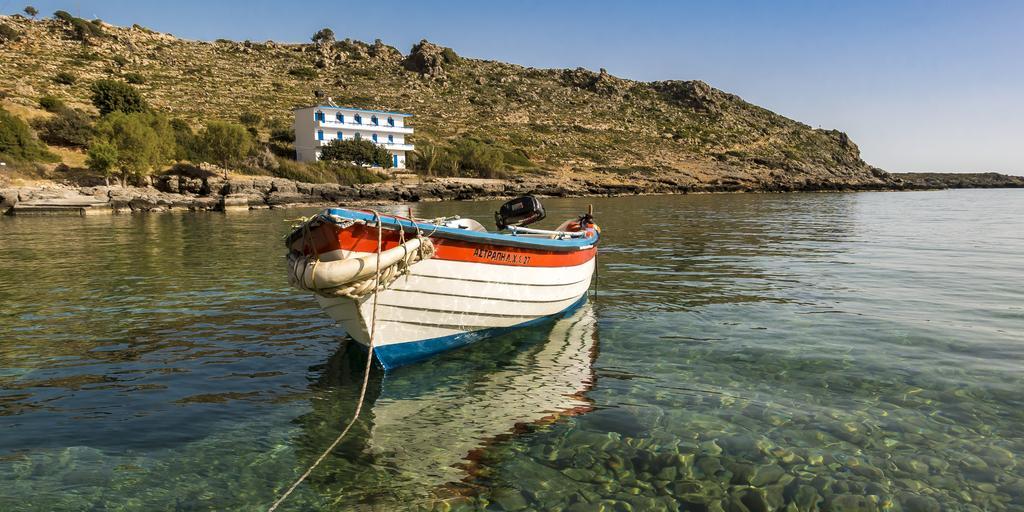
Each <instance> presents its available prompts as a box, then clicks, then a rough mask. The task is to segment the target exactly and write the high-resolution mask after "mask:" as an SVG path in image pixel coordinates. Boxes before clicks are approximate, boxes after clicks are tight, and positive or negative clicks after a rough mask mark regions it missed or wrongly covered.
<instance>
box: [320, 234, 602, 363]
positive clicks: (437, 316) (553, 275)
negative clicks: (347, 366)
mask: <svg viewBox="0 0 1024 512" xmlns="http://www.w3.org/2000/svg"><path fill="white" fill-rule="evenodd" d="M347 256H348V257H352V256H353V255H351V254H349V255H347ZM355 256H358V254H357V255H355ZM593 272H594V260H593V259H590V260H589V261H586V262H584V263H582V264H580V265H576V266H571V267H509V266H505V265H490V264H485V263H476V262H464V261H452V260H441V259H431V260H426V261H422V262H420V263H418V264H416V265H415V266H414V267H413V269H412V274H411V275H409V276H404V277H401V278H399V279H398V280H397V281H395V282H394V283H392V285H391V286H390V287H389V288H388V289H387V290H383V291H380V292H379V293H378V297H377V312H376V321H375V322H374V313H373V299H372V296H370V297H365V298H362V299H352V298H348V297H331V298H327V297H322V296H318V297H317V299H318V300H319V302H320V306H321V307H322V308H323V309H324V311H326V312H327V314H328V315H330V317H331V318H333V319H334V320H335V321H337V322H338V323H339V324H341V325H342V327H344V329H345V330H346V331H347V332H348V334H349V335H350V336H352V338H353V339H355V340H356V341H358V342H359V343H361V344H363V345H365V346H368V345H369V344H370V331H371V325H375V330H374V333H373V343H374V351H375V353H376V354H377V356H378V360H379V361H380V362H381V364H382V365H383V366H384V367H385V369H388V368H393V367H397V366H401V365H404V364H408V363H411V362H414V361H418V360H421V359H424V358H426V357H428V356H430V355H432V354H434V353H437V352H441V351H443V350H447V349H450V348H455V347H458V346H462V345H467V344H469V343H473V342H475V341H477V340H479V339H482V338H485V337H488V336H493V335H495V334H499V333H500V332H501V331H504V330H507V329H514V328H519V327H523V326H525V325H529V324H531V323H534V322H537V321H540V320H544V319H545V318H547V317H552V316H557V315H559V314H562V313H567V312H569V311H571V310H573V309H575V306H578V305H580V304H582V303H583V302H584V301H585V298H586V294H587V290H588V289H589V288H590V283H591V277H592V276H593Z"/></svg>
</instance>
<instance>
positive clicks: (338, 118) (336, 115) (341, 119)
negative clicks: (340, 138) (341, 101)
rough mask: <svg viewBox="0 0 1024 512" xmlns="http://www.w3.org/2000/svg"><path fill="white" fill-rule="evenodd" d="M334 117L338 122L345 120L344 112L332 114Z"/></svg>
mask: <svg viewBox="0 0 1024 512" xmlns="http://www.w3.org/2000/svg"><path fill="white" fill-rule="evenodd" d="M334 118H335V119H337V120H338V122H339V123H344V122H345V115H344V114H340V113H339V114H334Z"/></svg>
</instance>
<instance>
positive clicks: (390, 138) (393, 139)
mask: <svg viewBox="0 0 1024 512" xmlns="http://www.w3.org/2000/svg"><path fill="white" fill-rule="evenodd" d="M394 143H395V136H394V135H388V144H394Z"/></svg>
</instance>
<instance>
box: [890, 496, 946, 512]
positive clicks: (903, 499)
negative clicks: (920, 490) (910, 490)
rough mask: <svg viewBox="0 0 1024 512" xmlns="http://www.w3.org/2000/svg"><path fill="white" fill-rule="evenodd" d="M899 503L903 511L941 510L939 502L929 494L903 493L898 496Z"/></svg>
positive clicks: (931, 511) (923, 511)
mask: <svg viewBox="0 0 1024 512" xmlns="http://www.w3.org/2000/svg"><path fill="white" fill-rule="evenodd" d="M900 504H901V505H903V510H904V511H905V512H939V511H941V510H942V507H941V506H940V505H939V502H938V501H937V500H936V499H935V498H932V497H931V496H919V495H917V494H903V495H901V496H900Z"/></svg>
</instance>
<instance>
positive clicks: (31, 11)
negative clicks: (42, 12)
mask: <svg viewBox="0 0 1024 512" xmlns="http://www.w3.org/2000/svg"><path fill="white" fill-rule="evenodd" d="M25 14H28V15H29V16H31V17H32V19H35V17H36V16H38V15H39V10H38V9H36V8H35V7H32V6H31V5H29V6H27V7H25Z"/></svg>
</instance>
